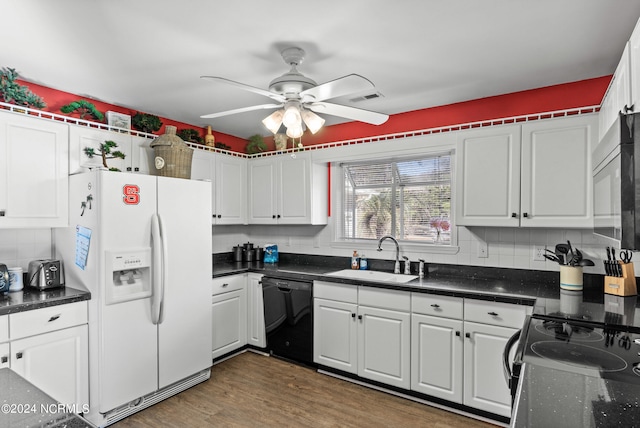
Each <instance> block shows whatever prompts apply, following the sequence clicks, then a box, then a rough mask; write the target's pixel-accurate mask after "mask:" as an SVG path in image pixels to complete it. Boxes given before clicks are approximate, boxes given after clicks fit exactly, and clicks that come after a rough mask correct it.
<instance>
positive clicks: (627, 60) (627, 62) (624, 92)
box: [598, 42, 638, 140]
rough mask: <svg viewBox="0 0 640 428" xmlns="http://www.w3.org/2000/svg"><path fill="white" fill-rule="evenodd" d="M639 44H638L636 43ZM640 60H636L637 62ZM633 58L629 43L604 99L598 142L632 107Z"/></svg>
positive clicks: (599, 114)
mask: <svg viewBox="0 0 640 428" xmlns="http://www.w3.org/2000/svg"><path fill="white" fill-rule="evenodd" d="M636 43H637V42H636ZM637 61H638V59H636V62H637ZM630 66H631V57H630V43H629V42H627V43H626V44H625V47H624V51H623V52H622V57H621V58H620V62H619V63H618V67H616V71H615V73H613V78H612V79H611V82H610V83H609V88H608V89H607V92H606V93H605V95H604V98H603V99H602V105H601V107H600V112H599V113H598V125H599V133H598V140H601V139H602V137H603V136H604V135H605V134H606V133H607V131H608V130H609V128H610V127H611V125H613V123H614V122H615V121H616V118H617V117H618V113H620V112H621V111H622V112H625V113H626V112H627V110H628V109H629V108H631V106H632V102H631V76H632V75H631V68H630Z"/></svg>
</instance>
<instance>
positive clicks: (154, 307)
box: [151, 214, 163, 324]
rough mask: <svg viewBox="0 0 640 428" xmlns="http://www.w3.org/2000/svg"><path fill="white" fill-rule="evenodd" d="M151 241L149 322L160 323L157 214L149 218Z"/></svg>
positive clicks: (160, 295) (159, 246) (159, 251)
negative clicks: (151, 269) (151, 265)
mask: <svg viewBox="0 0 640 428" xmlns="http://www.w3.org/2000/svg"><path fill="white" fill-rule="evenodd" d="M151 240H152V241H153V278H152V280H151V284H152V295H151V322H153V323H154V324H158V323H160V312H161V304H162V294H161V291H162V280H163V277H162V273H163V270H162V236H161V234H160V218H159V217H158V215H157V214H154V215H153V216H152V217H151Z"/></svg>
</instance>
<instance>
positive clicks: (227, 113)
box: [200, 104, 282, 119]
mask: <svg viewBox="0 0 640 428" xmlns="http://www.w3.org/2000/svg"><path fill="white" fill-rule="evenodd" d="M278 107H282V104H260V105H257V106H251V107H243V108H237V109H235V110H227V111H221V112H218V113H211V114H205V115H202V116H200V117H201V118H202V119H213V118H216V117H222V116H231V115H232V114H238V113H244V112H247V111H254V110H262V109H270V108H278Z"/></svg>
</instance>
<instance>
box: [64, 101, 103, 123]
mask: <svg viewBox="0 0 640 428" xmlns="http://www.w3.org/2000/svg"><path fill="white" fill-rule="evenodd" d="M60 111H61V112H62V113H64V114H69V113H73V112H77V113H78V114H80V119H85V118H86V117H87V116H91V117H93V118H94V119H96V120H99V121H100V122H102V121H103V120H104V114H102V113H101V112H100V111H98V109H97V108H96V106H94V105H93V104H92V103H90V102H89V101H87V100H78V101H73V102H72V103H69V104H67V105H64V106H62V107H60Z"/></svg>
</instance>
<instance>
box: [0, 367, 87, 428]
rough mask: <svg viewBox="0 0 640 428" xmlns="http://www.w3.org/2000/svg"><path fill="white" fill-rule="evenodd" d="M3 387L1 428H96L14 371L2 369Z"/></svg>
mask: <svg viewBox="0 0 640 428" xmlns="http://www.w3.org/2000/svg"><path fill="white" fill-rule="evenodd" d="M0 385H2V388H0V407H1V409H0V427H3V428H29V427H39V428H63V427H66V428H92V427H94V425H93V424H91V423H89V422H87V421H86V420H84V419H83V418H81V417H80V416H78V415H76V414H74V413H70V412H69V409H68V408H66V407H65V406H62V405H59V404H58V402H57V401H55V400H54V399H53V398H51V397H49V396H48V395H47V394H45V393H44V392H42V391H41V390H40V389H38V388H37V387H35V386H34V385H33V384H32V383H30V382H28V381H27V380H25V379H24V378H23V377H22V376H20V375H18V374H17V373H15V372H14V371H13V370H11V369H7V368H5V369H0ZM79 410H80V411H81V410H82V409H79Z"/></svg>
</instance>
